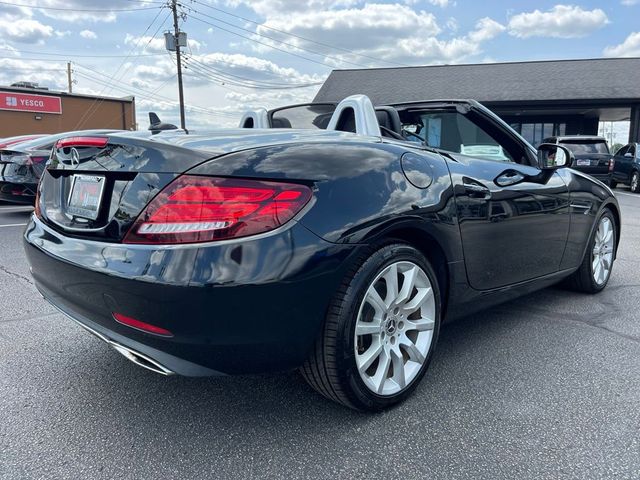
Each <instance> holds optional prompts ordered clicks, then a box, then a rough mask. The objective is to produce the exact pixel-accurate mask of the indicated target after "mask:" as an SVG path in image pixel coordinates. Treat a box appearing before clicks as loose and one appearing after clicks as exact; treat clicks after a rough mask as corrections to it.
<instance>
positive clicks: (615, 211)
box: [602, 202, 622, 258]
mask: <svg viewBox="0 0 640 480" xmlns="http://www.w3.org/2000/svg"><path fill="white" fill-rule="evenodd" d="M604 210H609V211H610V212H611V214H612V215H613V220H614V221H615V222H616V232H617V235H616V255H615V257H614V258H616V257H617V256H618V246H619V245H620V236H621V235H620V233H621V231H622V219H621V217H620V208H619V207H618V206H617V205H616V204H615V203H613V202H608V203H606V204H604V205H603V206H602V211H604Z"/></svg>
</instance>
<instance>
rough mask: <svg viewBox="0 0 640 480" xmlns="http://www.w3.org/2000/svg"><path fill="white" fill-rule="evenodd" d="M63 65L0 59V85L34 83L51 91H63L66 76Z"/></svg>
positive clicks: (18, 59)
mask: <svg viewBox="0 0 640 480" xmlns="http://www.w3.org/2000/svg"><path fill="white" fill-rule="evenodd" d="M64 69H65V64H64V63H63V62H61V63H59V64H58V63H54V62H51V63H49V62H47V64H46V65H43V64H42V62H40V61H29V60H24V59H20V58H0V85H11V84H12V83H14V82H19V81H27V82H36V83H38V84H40V85H41V86H45V87H49V88H51V89H52V90H64V89H65V88H66V85H65V84H64V82H65V81H66V76H64V71H65V70H64Z"/></svg>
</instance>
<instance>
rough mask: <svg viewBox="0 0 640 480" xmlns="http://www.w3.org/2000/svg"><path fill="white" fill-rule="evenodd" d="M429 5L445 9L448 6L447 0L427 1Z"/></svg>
mask: <svg viewBox="0 0 640 480" xmlns="http://www.w3.org/2000/svg"><path fill="white" fill-rule="evenodd" d="M429 3H430V4H431V5H435V6H437V7H442V8H445V7H446V6H448V5H449V0H429ZM453 4H454V5H455V2H453Z"/></svg>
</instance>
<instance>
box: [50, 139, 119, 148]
mask: <svg viewBox="0 0 640 480" xmlns="http://www.w3.org/2000/svg"><path fill="white" fill-rule="evenodd" d="M108 142H109V139H108V138H107V137H69V138H61V139H60V140H58V142H57V143H56V148H66V147H97V148H104V147H106V146H107V143H108Z"/></svg>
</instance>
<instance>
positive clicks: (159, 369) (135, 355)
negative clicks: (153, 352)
mask: <svg viewBox="0 0 640 480" xmlns="http://www.w3.org/2000/svg"><path fill="white" fill-rule="evenodd" d="M107 343H108V344H109V346H110V347H111V348H113V349H114V350H115V351H116V352H118V353H119V354H121V355H122V356H123V357H125V358H126V359H127V360H129V361H131V362H133V363H135V364H136V365H138V366H139V367H142V368H146V369H147V370H151V371H152V372H155V373H159V374H160V375H174V374H175V372H174V371H172V370H169V369H168V368H167V367H165V366H164V365H162V364H160V363H158V362H156V361H155V360H154V359H152V358H150V357H147V356H146V355H144V354H142V353H140V352H137V351H135V350H132V349H130V348H129V347H125V346H124V345H121V344H119V343H116V342H114V341H113V340H108V341H107Z"/></svg>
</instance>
